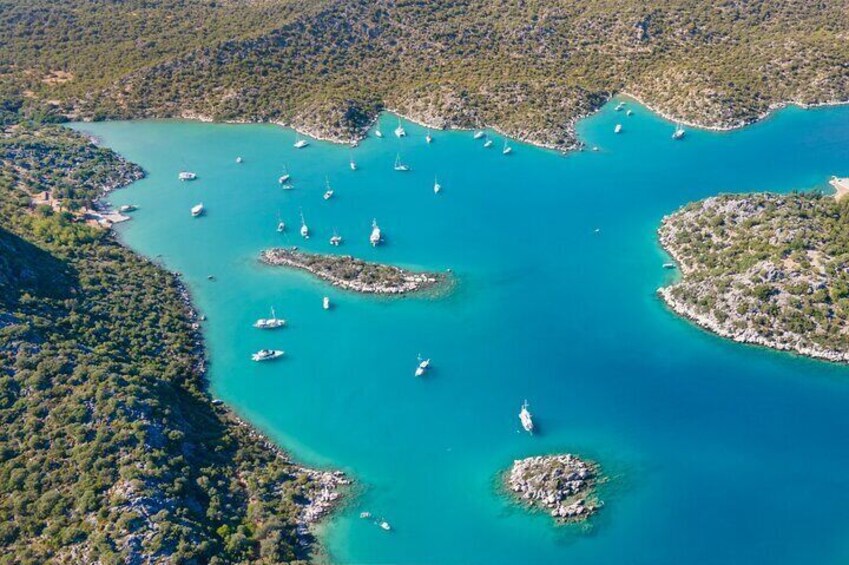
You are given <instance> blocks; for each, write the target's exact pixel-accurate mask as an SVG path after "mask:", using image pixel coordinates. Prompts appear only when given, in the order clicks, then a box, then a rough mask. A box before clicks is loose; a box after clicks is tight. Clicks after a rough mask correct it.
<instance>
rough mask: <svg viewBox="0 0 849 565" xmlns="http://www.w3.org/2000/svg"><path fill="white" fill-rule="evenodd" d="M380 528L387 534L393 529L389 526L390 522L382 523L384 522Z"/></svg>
mask: <svg viewBox="0 0 849 565" xmlns="http://www.w3.org/2000/svg"><path fill="white" fill-rule="evenodd" d="M380 527H381V528H382V529H384V530H386V531H387V532H388V531H390V530H391V529H392V526H390V525H389V522H387V521H386V520H384V521H382V522H381V523H380Z"/></svg>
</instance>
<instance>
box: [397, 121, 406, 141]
mask: <svg viewBox="0 0 849 565" xmlns="http://www.w3.org/2000/svg"><path fill="white" fill-rule="evenodd" d="M406 135H407V132H406V131H405V130H404V126H402V125H401V120H398V127H397V128H395V136H396V137H399V138H401V137H405V136H406Z"/></svg>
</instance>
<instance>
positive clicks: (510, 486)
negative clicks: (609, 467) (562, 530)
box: [505, 453, 602, 524]
mask: <svg viewBox="0 0 849 565" xmlns="http://www.w3.org/2000/svg"><path fill="white" fill-rule="evenodd" d="M598 477H599V475H598V465H596V464H595V463H592V462H588V461H584V460H582V459H580V458H579V457H577V456H575V455H571V454H569V453H566V454H563V455H542V456H537V457H528V458H527V459H517V460H515V461H513V466H512V467H511V468H510V470H509V471H508V472H507V473H506V476H505V483H506V487H507V490H508V491H510V493H511V494H513V496H514V497H515V498H517V499H518V500H519V502H521V503H523V504H525V505H526V506H528V507H530V508H536V509H540V510H545V511H547V512H549V513H550V514H551V516H552V517H553V518H554V519H555V521H557V522H558V523H561V524H565V523H572V522H582V521H584V520H586V519H587V518H588V517H590V516H591V515H592V514H594V513H595V512H596V511H597V510H598V509H599V508H600V507H601V506H602V503H601V501H599V500H598V499H597V498H596V496H595V487H596V485H597V483H598Z"/></svg>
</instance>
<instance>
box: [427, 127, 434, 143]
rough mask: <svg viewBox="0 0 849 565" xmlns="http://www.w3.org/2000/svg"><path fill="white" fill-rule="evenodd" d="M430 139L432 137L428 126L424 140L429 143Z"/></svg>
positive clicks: (431, 139)
mask: <svg viewBox="0 0 849 565" xmlns="http://www.w3.org/2000/svg"><path fill="white" fill-rule="evenodd" d="M431 141H433V137H432V136H431V135H430V128H428V130H427V135H425V142H426V143H430V142H431Z"/></svg>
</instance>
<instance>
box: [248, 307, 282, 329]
mask: <svg viewBox="0 0 849 565" xmlns="http://www.w3.org/2000/svg"><path fill="white" fill-rule="evenodd" d="M285 325H286V320H284V319H283V318H278V317H277V314H276V313H275V312H274V308H273V307H272V308H271V317H270V318H260V319H258V320H257V321H256V322H254V327H255V328H256V329H258V330H275V329H277V328H282V327H283V326H285Z"/></svg>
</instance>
